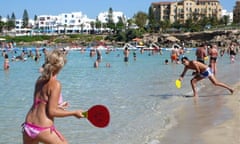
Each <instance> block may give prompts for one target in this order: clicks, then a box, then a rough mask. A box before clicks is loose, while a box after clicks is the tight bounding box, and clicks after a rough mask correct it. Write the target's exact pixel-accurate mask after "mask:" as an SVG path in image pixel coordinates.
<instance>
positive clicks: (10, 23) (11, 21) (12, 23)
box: [7, 13, 16, 30]
mask: <svg viewBox="0 0 240 144" xmlns="http://www.w3.org/2000/svg"><path fill="white" fill-rule="evenodd" d="M15 23H16V17H15V14H14V13H12V16H11V18H9V17H8V20H7V28H8V30H12V29H14V28H15Z"/></svg>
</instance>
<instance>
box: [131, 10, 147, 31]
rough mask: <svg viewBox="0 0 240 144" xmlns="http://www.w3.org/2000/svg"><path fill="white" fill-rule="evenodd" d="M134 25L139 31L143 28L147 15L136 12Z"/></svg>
mask: <svg viewBox="0 0 240 144" xmlns="http://www.w3.org/2000/svg"><path fill="white" fill-rule="evenodd" d="M134 19H135V23H136V25H137V26H138V27H139V28H140V29H141V28H144V27H145V26H146V24H147V20H148V15H147V14H146V13H145V12H141V11H140V12H138V13H137V14H136V15H134Z"/></svg>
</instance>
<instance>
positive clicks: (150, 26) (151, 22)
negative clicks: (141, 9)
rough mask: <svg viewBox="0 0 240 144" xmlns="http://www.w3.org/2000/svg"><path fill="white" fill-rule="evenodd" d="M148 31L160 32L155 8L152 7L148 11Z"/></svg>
mask: <svg viewBox="0 0 240 144" xmlns="http://www.w3.org/2000/svg"><path fill="white" fill-rule="evenodd" d="M148 20H149V22H148V29H149V31H150V32H157V31H158V30H159V24H158V23H157V21H156V19H155V17H154V12H153V8H152V7H151V6H150V7H149V9H148Z"/></svg>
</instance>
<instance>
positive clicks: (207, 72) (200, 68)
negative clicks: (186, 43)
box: [179, 57, 233, 97]
mask: <svg viewBox="0 0 240 144" xmlns="http://www.w3.org/2000/svg"><path fill="white" fill-rule="evenodd" d="M181 61H182V64H183V65H184V66H185V67H184V70H183V72H182V74H181V75H180V78H179V80H180V81H182V80H183V77H184V75H185V74H186V72H187V70H189V69H190V70H195V71H196V75H195V76H194V77H193V78H192V79H191V86H192V90H193V96H194V97H197V96H198V95H197V90H196V83H197V82H198V81H200V80H202V79H204V78H208V79H209V80H210V81H211V82H212V83H213V84H214V85H215V86H220V87H223V88H226V89H228V90H229V91H230V93H231V94H232V93H233V89H232V88H230V87H229V86H227V85H226V84H224V83H221V82H219V81H218V80H217V79H216V78H215V76H214V75H213V73H212V72H211V69H210V68H209V67H208V66H207V65H205V64H203V63H201V62H198V61H195V60H193V61H189V60H188V58H187V57H183V58H182V59H181Z"/></svg>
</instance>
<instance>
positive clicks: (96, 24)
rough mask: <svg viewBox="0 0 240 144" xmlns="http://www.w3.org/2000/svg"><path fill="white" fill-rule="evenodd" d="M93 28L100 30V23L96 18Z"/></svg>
mask: <svg viewBox="0 0 240 144" xmlns="http://www.w3.org/2000/svg"><path fill="white" fill-rule="evenodd" d="M95 26H96V29H101V28H102V22H101V21H100V20H99V19H98V18H96V22H95Z"/></svg>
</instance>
